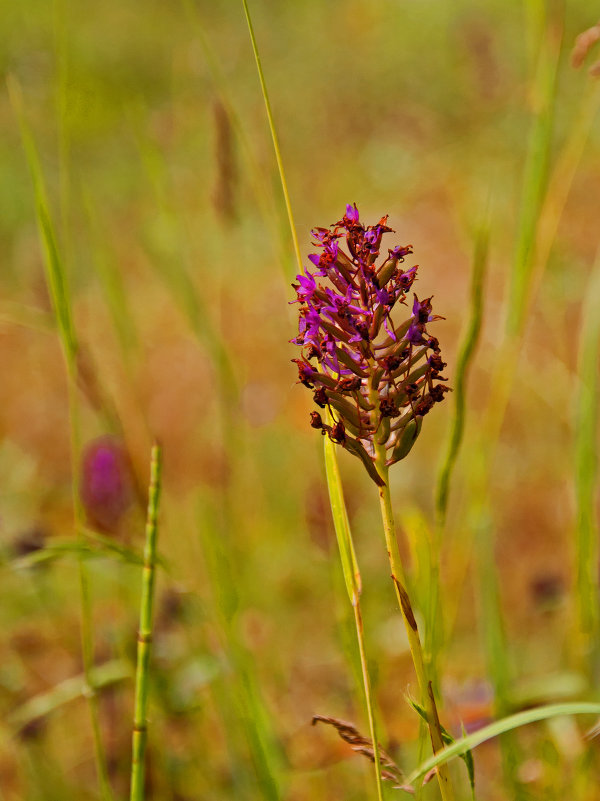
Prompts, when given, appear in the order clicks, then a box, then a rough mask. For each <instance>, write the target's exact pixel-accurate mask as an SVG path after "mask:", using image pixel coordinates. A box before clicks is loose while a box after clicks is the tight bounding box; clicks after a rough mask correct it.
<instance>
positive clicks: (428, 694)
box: [376, 444, 454, 801]
mask: <svg viewBox="0 0 600 801" xmlns="http://www.w3.org/2000/svg"><path fill="white" fill-rule="evenodd" d="M376 456H377V469H378V471H379V474H380V475H381V477H382V478H383V480H384V481H385V484H384V485H383V486H382V487H379V502H380V506H381V517H382V520H383V530H384V533H385V544H386V548H387V552H388V558H389V561H390V568H391V570H392V580H393V582H394V587H395V588H396V596H397V598H398V604H399V606H400V611H401V612H402V618H403V620H404V625H405V628H406V633H407V635H408V644H409V646H410V652H411V655H412V660H413V664H414V667H415V673H416V674H417V682H418V684H419V692H420V695H421V699H420V700H421V703H422V704H423V706H424V708H425V711H426V712H427V720H428V726H429V735H430V737H431V744H432V746H433V752H434V754H436V753H437V752H438V751H441V750H442V748H443V747H444V743H443V740H442V731H441V725H440V720H439V717H438V712H437V708H436V704H435V698H434V695H433V688H432V685H431V682H430V681H428V678H427V673H426V670H425V661H424V658H423V649H422V647H421V639H420V637H419V629H418V627H417V621H416V620H415V616H414V613H413V610H412V606H411V603H410V598H409V595H408V592H407V589H406V578H405V574H404V567H403V565H402V560H401V559H400V552H399V551H398V543H397V541H396V533H395V528H394V515H393V512H392V501H391V496H390V486H389V468H388V467H387V466H386V464H385V458H386V455H385V445H380V444H376ZM437 775H438V781H439V785H440V792H441V794H442V799H443V801H453V799H454V792H453V789H452V784H451V781H450V774H449V771H448V768H447V766H446V765H439V767H438V774H437Z"/></svg>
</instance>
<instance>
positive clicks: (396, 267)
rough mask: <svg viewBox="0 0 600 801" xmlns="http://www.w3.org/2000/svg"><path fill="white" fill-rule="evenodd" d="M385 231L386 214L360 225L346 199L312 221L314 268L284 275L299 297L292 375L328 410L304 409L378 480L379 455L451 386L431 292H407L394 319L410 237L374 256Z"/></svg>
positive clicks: (405, 279) (414, 432) (409, 433)
mask: <svg viewBox="0 0 600 801" xmlns="http://www.w3.org/2000/svg"><path fill="white" fill-rule="evenodd" d="M391 231H392V229H391V228H389V227H388V226H387V216H385V217H383V218H382V219H381V220H380V221H379V222H378V223H377V224H376V225H369V226H364V225H363V224H362V223H361V222H360V220H359V213H358V209H357V208H356V205H353V206H350V205H348V206H346V213H345V214H344V216H343V218H342V219H341V220H340V221H339V222H337V223H334V224H333V225H331V226H330V227H329V228H315V229H313V231H312V235H313V237H314V239H315V245H316V246H317V247H318V248H320V249H321V252H320V253H318V254H312V255H310V256H309V259H310V261H311V262H312V263H313V264H314V265H315V267H316V270H314V271H313V272H310V271H309V270H306V272H305V274H303V275H298V276H297V280H298V283H297V284H292V286H293V288H294V289H295V290H296V294H297V301H296V302H298V303H299V323H298V331H299V333H298V336H297V337H296V338H295V339H294V340H292V341H293V342H294V344H297V345H299V346H300V347H301V348H302V352H301V356H300V358H298V359H293V361H294V362H295V363H296V364H297V365H298V375H299V381H300V383H302V384H304V386H306V387H308V388H309V389H311V390H312V391H313V398H314V401H315V403H316V405H317V406H318V407H319V408H321V409H326V410H327V411H328V415H327V416H326V420H325V421H324V420H323V417H322V416H321V414H320V413H319V412H316V411H314V412H312V413H311V425H312V426H313V428H317V429H319V430H320V431H321V433H322V434H323V435H327V436H329V438H330V439H331V440H332V441H333V442H335V443H338V444H340V445H342V447H344V448H345V449H346V450H348V451H350V453H352V454H354V455H355V456H358V457H359V458H360V459H361V461H362V462H363V464H364V465H365V467H366V469H367V471H368V472H369V475H370V476H371V478H372V479H373V480H374V481H375V483H377V484H378V485H380V486H381V485H382V484H383V483H384V481H383V478H382V477H381V475H380V474H379V472H378V470H377V467H376V464H377V462H378V459H379V457H380V454H381V453H382V452H383V453H385V465H387V466H389V465H392V464H395V463H396V462H398V461H400V459H403V458H404V457H405V456H406V455H407V454H408V453H409V451H410V449H411V447H412V445H413V444H414V442H415V440H416V438H417V436H418V435H419V432H420V430H421V424H422V421H423V417H424V416H425V415H426V414H427V413H428V412H429V411H430V410H431V408H432V407H433V406H434V404H435V403H437V402H439V401H441V400H443V397H444V394H445V393H446V392H448V391H449V388H448V387H447V386H445V385H444V384H441V383H437V382H439V381H446V380H447V379H445V378H443V377H442V376H441V375H440V374H441V372H442V370H443V369H444V367H445V366H446V365H445V363H444V362H443V361H442V357H441V353H440V348H439V343H438V340H437V339H436V338H435V337H433V336H430V334H429V333H428V331H427V325H428V323H430V322H432V321H434V320H439V319H443V318H441V317H439V316H438V315H435V314H432V307H431V298H425V299H424V300H419V299H418V297H417V296H416V295H413V303H412V309H411V314H410V316H409V317H408V318H407V319H405V320H403V321H402V322H400V323H399V324H396V323H394V320H393V318H392V310H393V309H394V308H395V307H396V308H398V307H402V306H405V305H406V296H407V294H408V292H409V291H410V290H411V288H412V285H413V282H414V281H415V278H416V273H417V266H416V265H415V266H414V267H410V268H408V269H405V268H404V266H403V263H404V259H405V257H406V256H409V255H411V254H412V247H411V246H410V245H408V246H405V247H402V246H396V247H394V248H393V249H391V250H388V251H387V255H386V256H385V257H384V258H383V260H382V261H381V263H380V264H377V261H378V259H379V257H380V250H381V240H382V238H383V235H384V234H387V233H389V232H391ZM344 240H345V245H346V247H347V251H348V252H345V251H344V250H343V249H342V244H344ZM320 278H322V279H326V281H323V282H321V281H319V280H318V279H320ZM407 311H408V309H407Z"/></svg>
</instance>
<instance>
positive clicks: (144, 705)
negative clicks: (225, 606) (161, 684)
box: [129, 443, 162, 801]
mask: <svg viewBox="0 0 600 801" xmlns="http://www.w3.org/2000/svg"><path fill="white" fill-rule="evenodd" d="M161 467H162V451H161V448H160V445H158V444H156V443H155V444H154V445H153V447H152V457H151V463H150V486H149V490H148V516H147V519H146V544H145V547H144V569H143V578H142V599H141V603H140V628H139V632H138V646H137V669H136V676H135V706H134V713H133V737H132V747H131V751H132V754H131V792H130V795H129V798H130V801H142V799H143V798H144V781H145V776H146V741H147V738H148V722H147V711H148V678H149V673H150V670H149V668H150V644H151V642H152V618H153V606H154V582H155V574H156V540H157V536H158V506H159V501H160V482H161Z"/></svg>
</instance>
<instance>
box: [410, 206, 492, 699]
mask: <svg viewBox="0 0 600 801" xmlns="http://www.w3.org/2000/svg"><path fill="white" fill-rule="evenodd" d="M488 249H489V220H488V219H485V220H484V222H483V223H482V224H481V225H480V227H479V229H478V231H477V234H476V237H475V246H474V253H473V265H472V270H471V287H470V303H469V320H468V322H467V325H466V328H465V330H464V334H463V336H462V341H461V344H460V347H459V352H458V357H457V360H456V371H455V374H454V381H453V384H454V386H453V389H454V392H453V402H454V415H453V419H452V424H451V430H450V435H449V437H448V444H447V447H446V454H445V456H444V459H443V461H442V463H441V466H440V471H439V474H438V478H437V485H436V491H435V536H434V541H433V548H432V551H433V554H432V577H431V596H432V598H431V603H430V605H429V617H428V620H427V623H426V630H425V657H426V662H428V663H429V666H430V671H431V678H432V680H433V682H434V686H435V684H436V681H437V655H438V653H439V651H440V648H441V647H442V646H443V641H444V629H443V621H442V615H441V611H442V610H441V604H440V594H439V573H440V569H439V560H440V554H441V550H442V545H443V536H444V531H445V528H446V516H447V511H448V499H449V493H450V482H451V478H452V472H453V470H454V466H455V464H456V459H457V457H458V452H459V449H460V446H461V443H462V440H463V435H464V430H465V422H466V413H467V397H466V385H467V378H468V373H469V368H470V366H471V362H472V360H473V356H474V353H475V349H476V347H477V344H478V342H479V335H480V332H481V324H482V320H483V289H484V281H485V275H486V271H487V264H488ZM457 605H458V602H457V603H455V604H454V606H455V607H456V606H457Z"/></svg>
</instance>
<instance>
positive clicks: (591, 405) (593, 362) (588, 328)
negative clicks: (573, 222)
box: [575, 250, 600, 678]
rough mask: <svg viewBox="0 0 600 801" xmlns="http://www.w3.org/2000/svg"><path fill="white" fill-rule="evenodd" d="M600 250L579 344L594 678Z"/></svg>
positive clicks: (585, 636) (583, 553) (582, 498)
mask: <svg viewBox="0 0 600 801" xmlns="http://www.w3.org/2000/svg"><path fill="white" fill-rule="evenodd" d="M599 299H600V250H599V251H598V254H597V256H596V261H595V264H594V267H593V269H592V274H591V276H590V279H589V283H588V291H587V295H586V299H585V303H584V305H583V311H582V325H581V334H580V345H579V365H578V372H579V379H580V382H579V389H578V393H577V408H576V421H575V422H576V425H575V431H576V436H575V496H576V503H577V523H576V569H577V584H576V587H577V609H578V616H579V621H578V623H579V633H580V637H581V640H582V642H581V646H582V647H581V651H582V652H583V653H584V654H585V656H586V657H587V661H588V666H587V667H588V673H590V675H591V677H592V678H593V677H594V676H595V675H596V673H595V671H597V669H598V663H599V661H600V659H599V653H600V647H599V639H600V637H599V631H598V627H599V620H598V618H599V615H598V521H597V513H596V496H597V493H598V457H597V454H596V442H597V439H598V436H597V434H598V398H599V397H600V391H599V381H598V356H599V353H600V344H599V342H600V318H599V317H598V302H599Z"/></svg>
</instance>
